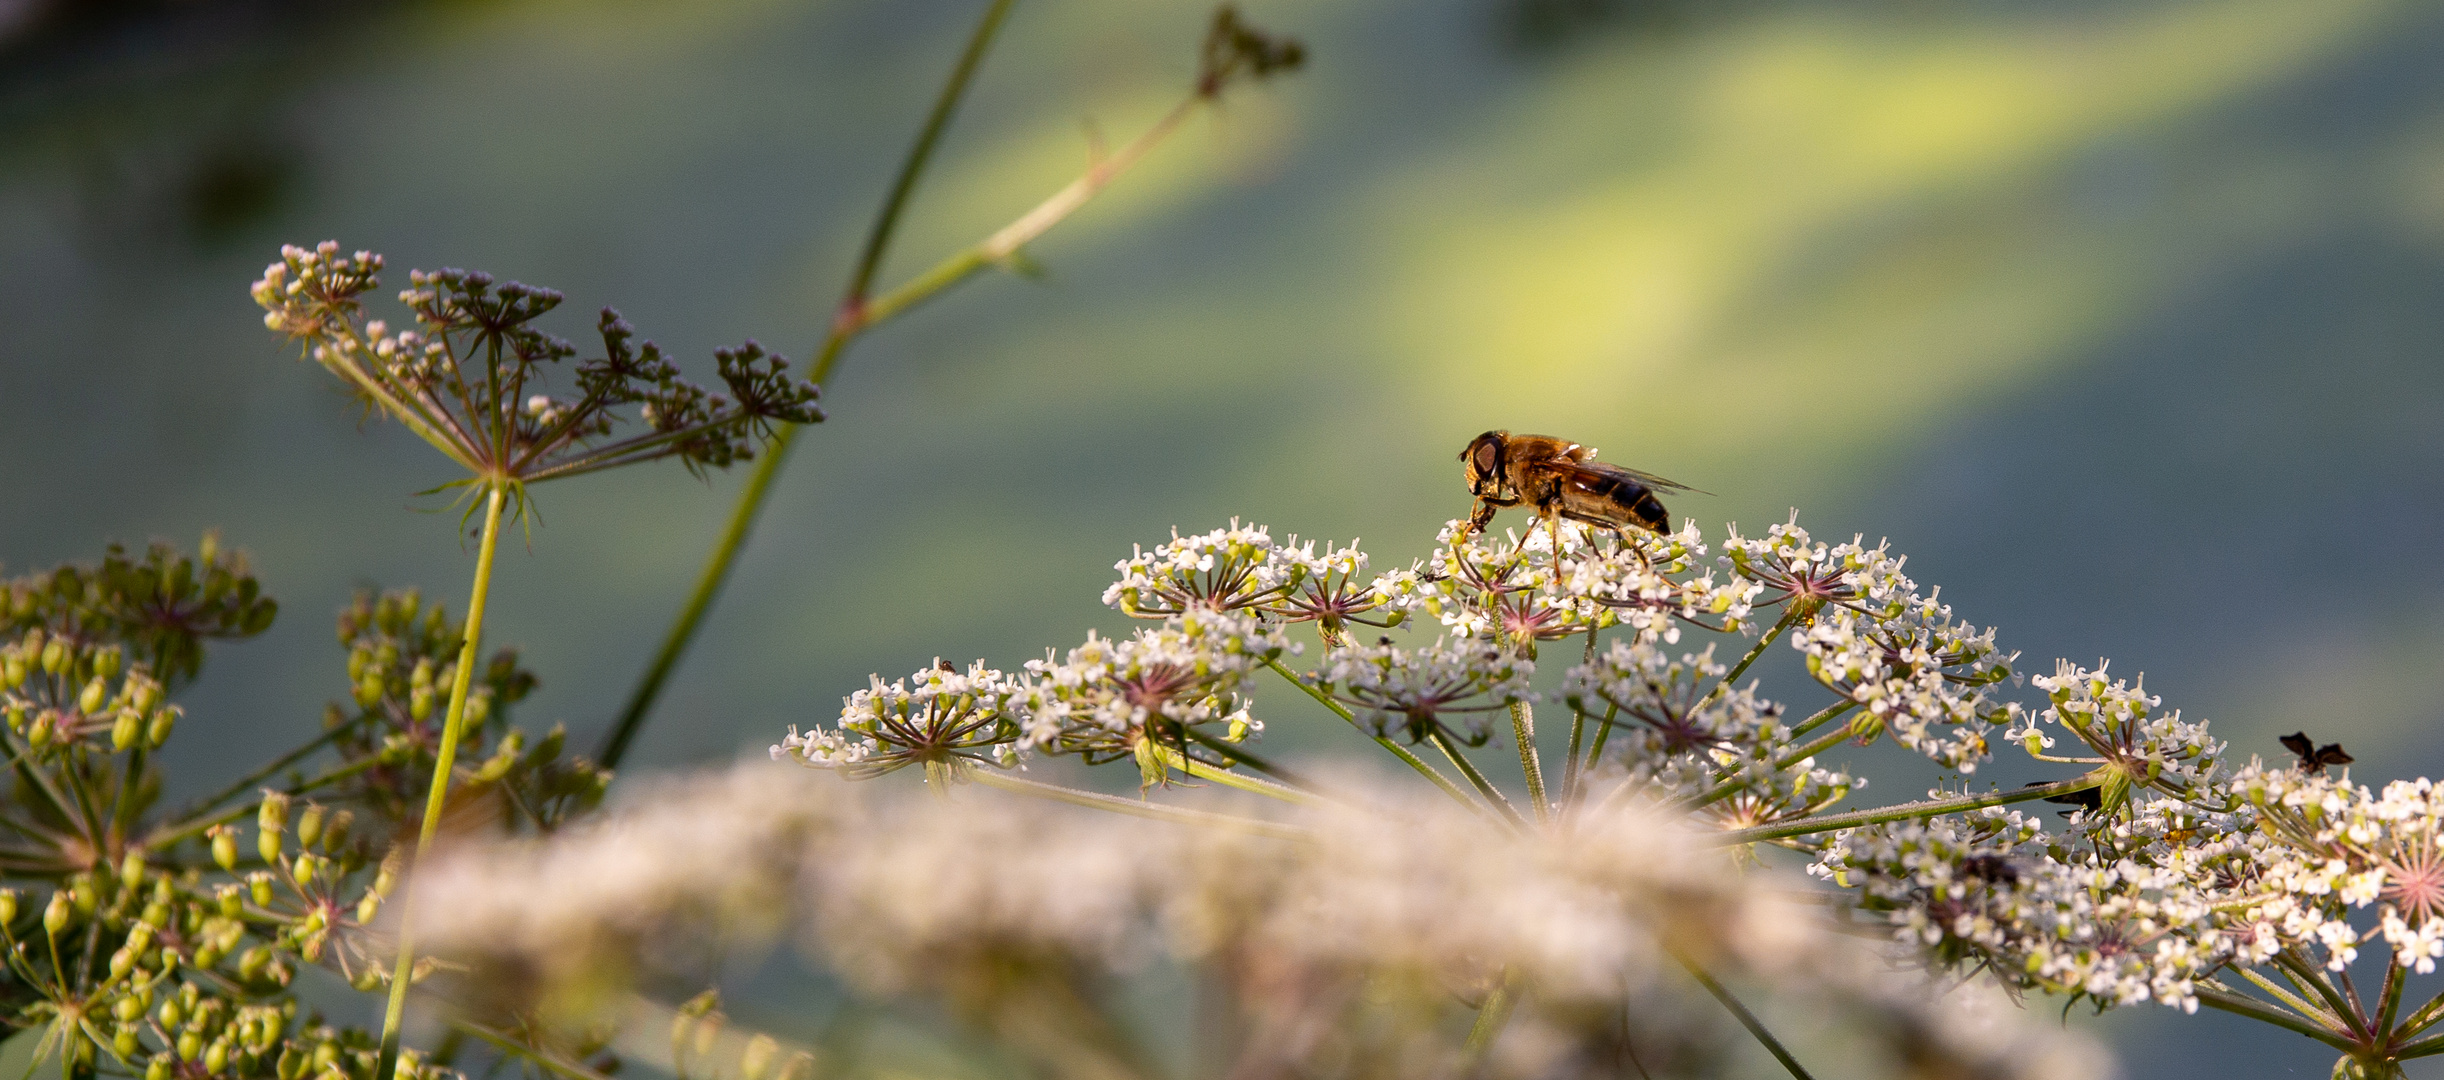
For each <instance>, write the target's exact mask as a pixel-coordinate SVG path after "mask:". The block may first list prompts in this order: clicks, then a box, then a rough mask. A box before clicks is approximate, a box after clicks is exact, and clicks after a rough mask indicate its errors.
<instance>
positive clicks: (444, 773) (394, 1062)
mask: <svg viewBox="0 0 2444 1080" xmlns="http://www.w3.org/2000/svg"><path fill="white" fill-rule="evenodd" d="M490 486H491V492H490V494H489V495H488V496H486V498H485V500H484V535H483V539H482V540H480V541H478V546H477V547H476V552H475V587H474V589H473V590H472V591H471V592H470V593H469V594H468V596H467V631H466V637H465V639H464V640H463V641H461V642H460V643H459V646H458V672H457V677H456V678H455V679H453V680H451V682H450V711H449V713H448V714H447V715H446V717H445V718H444V719H443V721H442V725H441V745H440V746H439V747H437V748H436V752H435V755H434V759H433V783H432V787H431V789H430V790H429V791H428V792H426V794H425V797H424V820H423V822H422V823H421V824H420V825H418V827H417V829H416V850H415V853H414V854H413V856H412V857H411V859H410V861H409V863H408V867H409V872H410V874H411V875H412V874H413V872H414V871H415V870H417V869H420V868H422V867H423V865H424V855H425V852H426V851H427V850H429V849H430V848H431V847H432V846H433V834H434V833H435V832H436V831H438V830H439V829H440V827H441V805H442V800H443V798H444V796H446V795H448V794H449V791H450V769H451V767H452V766H453V765H455V764H456V763H457V760H458V740H459V736H460V735H462V734H464V733H465V731H466V724H467V689H468V687H469V686H471V685H472V684H473V683H474V681H475V656H476V647H477V645H478V643H479V642H481V641H482V640H483V636H484V601H485V600H486V598H487V597H488V596H489V594H490V593H491V590H492V555H493V552H494V550H495V549H497V548H498V547H499V546H500V539H501V503H502V501H503V499H504V497H505V496H506V494H507V491H508V489H507V486H506V485H505V484H504V483H503V482H502V481H499V480H493V481H491V482H490ZM415 911H416V892H415V889H414V888H413V887H412V886H411V887H410V888H409V889H408V891H407V894H406V896H404V897H402V898H401V900H400V902H399V963H398V966H397V967H396V968H394V969H393V970H392V973H391V978H390V1002H389V1004H388V1005H387V1006H386V1007H384V1009H383V1010H382V1056H381V1060H380V1063H379V1064H377V1065H376V1066H375V1068H374V1076H375V1077H376V1078H378V1080H392V1078H394V1077H396V1076H397V1075H398V1068H399V1027H400V1021H401V1020H402V1019H404V1018H405V1017H406V1014H407V984H408V980H409V978H410V977H411V976H413V975H414V974H415V967H416V922H415Z"/></svg>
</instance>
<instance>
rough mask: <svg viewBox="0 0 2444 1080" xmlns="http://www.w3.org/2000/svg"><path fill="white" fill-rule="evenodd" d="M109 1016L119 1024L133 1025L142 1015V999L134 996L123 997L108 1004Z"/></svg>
mask: <svg viewBox="0 0 2444 1080" xmlns="http://www.w3.org/2000/svg"><path fill="white" fill-rule="evenodd" d="M110 1015H111V1016H113V1017H115V1018H117V1019H118V1020H119V1022H121V1023H133V1022H135V1019H136V1018H137V1017H139V1016H142V1015H144V999H143V998H140V997H137V996H136V995H134V994H128V995H125V996H123V997H121V998H120V999H119V1000H117V1001H114V1002H111V1003H110Z"/></svg>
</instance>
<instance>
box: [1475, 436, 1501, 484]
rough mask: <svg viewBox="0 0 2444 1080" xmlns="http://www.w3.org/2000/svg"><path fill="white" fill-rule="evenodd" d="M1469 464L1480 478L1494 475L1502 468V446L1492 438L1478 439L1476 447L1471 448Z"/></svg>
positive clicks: (1482, 437)
mask: <svg viewBox="0 0 2444 1080" xmlns="http://www.w3.org/2000/svg"><path fill="white" fill-rule="evenodd" d="M1468 464H1469V466H1470V467H1471V468H1473V469H1475V470H1476V472H1477V475H1479V476H1492V475H1494V474H1495V472H1497V471H1498V470H1499V469H1500V468H1501V466H1502V445H1501V444H1500V443H1498V442H1495V441H1494V439H1493V437H1492V436H1480V437H1478V439H1477V442H1476V445H1475V446H1472V447H1469V453H1468Z"/></svg>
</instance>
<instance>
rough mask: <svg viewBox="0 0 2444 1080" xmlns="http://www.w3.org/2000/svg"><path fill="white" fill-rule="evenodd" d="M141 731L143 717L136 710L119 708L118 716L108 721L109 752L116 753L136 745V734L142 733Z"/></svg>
mask: <svg viewBox="0 0 2444 1080" xmlns="http://www.w3.org/2000/svg"><path fill="white" fill-rule="evenodd" d="M143 732H144V718H143V717H142V716H139V715H137V713H136V710H134V709H121V710H119V716H118V718H117V719H115V720H112V721H111V722H110V749H111V752H112V753H117V752H119V751H122V750H125V749H127V748H128V747H130V746H134V745H136V736H138V735H140V734H143Z"/></svg>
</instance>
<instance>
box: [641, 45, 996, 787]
mask: <svg viewBox="0 0 2444 1080" xmlns="http://www.w3.org/2000/svg"><path fill="white" fill-rule="evenodd" d="M1012 2H1013V0H993V3H992V4H991V5H990V6H988V7H986V8H985V11H984V16H983V17H982V18H980V19H978V20H977V21H976V28H975V29H974V30H972V31H970V32H969V33H968V39H967V47H966V48H965V49H962V50H961V51H960V53H959V62H958V63H956V64H954V65H952V67H951V71H950V78H949V79H947V80H945V81H944V82H943V84H942V89H941V92H939V93H937V94H935V95H934V102H933V108H932V110H930V111H929V112H927V113H926V114H925V126H923V127H922V128H919V129H918V130H917V138H916V142H915V143H914V144H913V145H911V146H910V147H909V148H908V155H907V157H905V158H903V159H901V161H900V167H899V173H898V175H896V176H894V177H893V178H892V181H891V193H890V194H889V195H886V196H884V198H883V205H882V209H881V210H879V211H877V212H876V213H875V215H874V225H873V227H872V228H871V229H869V230H867V233H866V242H865V246H864V247H863V248H862V249H861V250H860V251H859V253H858V256H857V267H856V269H855V270H854V271H852V272H851V273H850V275H849V284H848V288H847V289H846V290H845V291H844V292H843V293H842V294H841V298H840V307H839V311H838V314H837V315H836V316H835V317H834V318H833V320H832V325H831V328H830V329H829V330H828V331H827V332H826V333H825V335H824V338H823V344H822V346H821V347H819V348H818V349H817V350H816V354H815V359H814V362H813V364H812V365H811V366H810V367H809V368H808V369H807V381H809V382H812V383H814V384H815V385H817V386H821V385H823V383H824V381H825V380H827V379H830V378H831V375H832V367H833V366H834V365H835V364H837V363H838V362H839V360H840V354H841V352H842V351H843V350H845V349H847V347H848V344H849V340H850V339H851V338H854V337H856V336H857V335H858V333H859V332H860V331H862V330H863V329H864V328H866V327H868V326H871V325H873V324H874V323H875V322H876V321H878V320H876V319H874V318H873V317H871V316H870V314H869V313H868V312H867V310H866V295H867V293H868V292H870V291H871V290H872V289H873V287H874V276H875V275H876V274H877V273H880V272H881V270H882V265H883V258H884V256H885V255H887V254H889V252H890V249H891V237H892V235H893V233H895V232H896V231H898V228H899V220H900V215H902V214H904V213H906V212H907V209H908V199H909V197H910V196H912V195H914V194H915V193H916V187H917V181H918V180H919V179H921V178H922V177H923V176H924V173H925V166H926V164H927V163H928V162H930V161H932V160H933V151H934V147H935V146H936V145H938V144H939V143H940V142H941V141H942V136H943V134H944V133H946V132H948V131H949V130H950V120H951V116H952V114H954V113H956V112H957V111H958V108H959V101H960V99H961V98H964V97H965V96H966V95H967V87H968V83H969V82H970V81H972V80H973V79H974V78H975V75H976V69H977V68H978V67H980V66H981V65H982V64H983V62H984V56H985V54H986V53H987V52H989V51H991V49H992V45H993V38H994V37H995V36H996V35H997V34H999V33H1000V31H1001V24H1002V21H1003V20H1004V19H1005V18H1007V17H1008V16H1009V13H1010V6H1011V4H1012ZM797 437H798V425H796V424H786V425H783V426H782V427H781V429H780V430H779V431H778V432H775V433H774V435H773V437H772V441H771V442H770V443H769V444H768V445H766V446H765V448H764V454H763V460H761V461H758V462H756V464H755V473H754V475H753V476H751V477H750V478H749V479H748V481H747V486H746V488H745V489H744V490H742V491H740V492H739V493H738V502H737V503H736V504H735V505H733V506H732V507H731V508H730V520H729V522H728V523H727V524H725V525H724V526H723V527H722V532H721V539H720V540H719V541H717V542H715V543H714V545H713V551H712V554H711V555H710V556H708V557H707V558H706V559H705V563H704V567H703V568H702V569H700V570H698V571H697V573H696V587H695V589H694V590H693V591H692V592H690V593H689V594H688V598H687V603H686V604H685V605H684V606H682V607H681V608H680V609H679V617H678V618H677V619H675V620H672V622H671V625H670V630H669V631H668V632H667V633H665V634H664V635H663V637H662V647H661V648H660V649H659V650H657V651H656V652H655V653H654V658H653V663H652V664H650V665H648V666H647V667H646V669H645V675H644V677H643V678H641V679H639V680H637V687H636V690H635V691H633V692H632V693H630V694H629V696H628V707H627V708H626V709H623V710H621V712H620V718H619V721H618V722H617V723H616V724H614V725H612V729H611V735H610V737H609V738H607V739H605V740H604V742H603V750H602V753H601V754H600V755H598V759H599V760H600V761H601V762H602V766H603V767H604V768H606V769H611V768H617V767H618V766H619V763H620V759H621V758H623V757H626V756H627V754H628V746H629V744H630V743H632V742H634V741H635V740H636V733H637V729H639V728H641V727H643V726H644V725H645V717H646V716H647V715H648V714H650V713H651V712H652V711H653V706H654V702H655V701H656V700H659V699H660V698H661V696H662V684H663V683H665V682H667V681H669V679H670V673H671V671H672V670H673V669H675V668H677V667H678V666H679V658H680V656H682V655H684V654H685V653H686V652H687V647H688V645H689V644H690V643H692V642H693V641H694V640H695V638H696V630H697V628H698V627H699V626H701V625H702V624H703V622H704V616H705V613H706V612H707V611H710V610H712V607H713V601H714V599H715V598H716V597H718V596H720V594H721V587H722V585H723V583H725V582H727V581H728V580H729V577H730V569H731V568H732V567H733V566H735V565H737V562H738V550H739V548H740V547H741V546H742V545H743V544H745V543H746V539H747V533H748V532H749V531H750V530H752V529H753V528H754V527H755V519H756V517H757V516H759V515H760V514H762V512H763V509H764V499H765V497H766V496H767V494H768V493H769V492H770V490H771V488H772V479H773V477H774V476H777V475H779V473H780V471H781V463H782V462H783V461H785V460H787V459H788V457H789V448H790V447H791V446H792V445H794V444H795V443H796V442H797Z"/></svg>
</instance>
